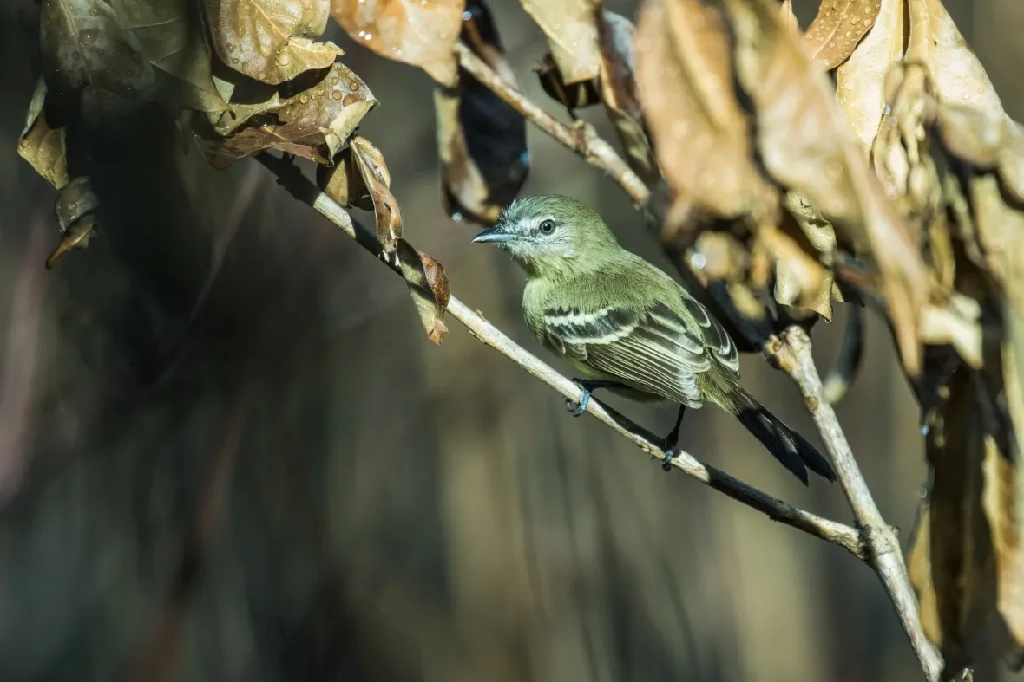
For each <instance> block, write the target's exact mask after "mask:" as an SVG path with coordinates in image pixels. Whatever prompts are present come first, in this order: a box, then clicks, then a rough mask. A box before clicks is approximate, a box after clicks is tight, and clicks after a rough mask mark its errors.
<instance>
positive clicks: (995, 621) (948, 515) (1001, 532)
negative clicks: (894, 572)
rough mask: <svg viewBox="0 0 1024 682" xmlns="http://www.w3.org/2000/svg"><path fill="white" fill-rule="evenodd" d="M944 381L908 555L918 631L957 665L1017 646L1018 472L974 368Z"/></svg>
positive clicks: (1023, 591) (1011, 652)
mask: <svg viewBox="0 0 1024 682" xmlns="http://www.w3.org/2000/svg"><path fill="white" fill-rule="evenodd" d="M947 389H948V393H947V395H948V397H947V399H946V400H945V401H944V402H943V404H942V405H941V406H940V407H939V409H938V410H937V411H936V413H935V414H934V415H933V416H932V418H931V420H930V422H931V423H930V424H929V429H928V438H927V445H926V448H927V450H926V451H927V455H928V460H929V462H930V463H931V465H932V470H933V475H934V483H933V485H932V489H931V492H930V495H929V499H928V503H927V505H928V506H927V514H926V515H925V516H923V517H922V522H921V524H920V525H919V527H918V529H917V531H916V532H915V537H914V542H913V546H912V547H911V549H910V557H909V563H910V575H911V581H912V582H913V584H914V588H915V590H917V592H918V597H919V600H920V602H921V604H922V610H921V613H922V621H923V625H924V629H925V634H926V635H927V636H928V638H929V639H931V640H932V641H933V642H935V643H936V644H939V645H940V646H941V647H942V653H943V656H944V658H945V659H946V664H947V667H949V668H951V669H954V670H955V669H959V668H961V667H965V666H968V665H970V664H971V662H973V661H983V660H987V659H991V658H998V657H1005V658H1008V659H1013V658H1016V657H1017V656H1019V655H1020V653H1021V643H1022V642H1024V639H1022V638H1021V637H1020V635H1021V634H1022V633H1021V631H1020V629H1019V627H1020V624H1021V615H1022V614H1021V611H1020V610H1021V606H1020V600H1021V599H1022V598H1024V570H1022V569H1024V563H1022V562H1021V559H1022V553H1021V547H1022V543H1021V540H1022V535H1021V528H1022V523H1021V518H1022V514H1021V510H1022V501H1024V497H1022V494H1024V475H1022V469H1021V466H1020V465H1021V461H1020V457H1019V455H1013V454H1011V453H1010V452H1008V451H1007V450H1006V449H1005V448H1007V447H1008V446H1009V443H1008V441H1007V440H1006V439H1003V438H1001V437H1000V436H999V435H998V432H999V431H1001V430H1002V429H1001V427H1000V426H999V422H1000V417H999V407H998V402H997V401H995V400H993V398H992V396H993V395H994V393H993V391H992V390H991V389H986V388H984V383H983V381H982V380H981V375H979V374H975V373H973V372H972V371H970V370H968V369H966V368H964V367H961V368H960V369H958V370H957V371H956V372H955V373H954V374H953V376H952V378H951V380H950V382H949V384H948V386H947ZM1012 623H1013V624H1015V625H1016V627H1017V628H1018V629H1017V631H1016V637H1015V636H1014V632H1013V630H1012V629H1011V628H1012V627H1013V625H1011V624H1012Z"/></svg>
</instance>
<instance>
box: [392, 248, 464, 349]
mask: <svg viewBox="0 0 1024 682" xmlns="http://www.w3.org/2000/svg"><path fill="white" fill-rule="evenodd" d="M396 251H397V256H398V263H399V267H400V269H401V271H402V277H404V278H405V281H406V283H407V284H408V285H409V293H410V294H411V295H412V300H413V303H414V304H415V305H416V311H417V312H418V313H419V315H420V321H421V322H422V323H423V328H424V329H425V330H426V332H427V338H428V339H430V340H431V341H433V342H434V343H441V340H442V339H443V338H444V335H445V334H447V333H448V327H447V326H445V323H444V311H445V310H446V309H447V308H448V300H449V298H450V297H451V294H450V292H449V288H448V275H446V274H445V273H444V268H443V267H441V264H440V263H438V262H437V261H436V260H434V259H433V258H431V257H430V256H428V255H427V254H425V253H423V252H422V251H418V250H416V249H414V248H413V247H412V245H411V244H409V242H407V241H406V240H404V239H398V240H397V242H396Z"/></svg>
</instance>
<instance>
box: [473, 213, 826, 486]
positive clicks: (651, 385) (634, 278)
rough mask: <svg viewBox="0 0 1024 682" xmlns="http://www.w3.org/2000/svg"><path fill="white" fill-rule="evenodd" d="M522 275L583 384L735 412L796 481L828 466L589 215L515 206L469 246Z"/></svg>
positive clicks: (647, 268) (715, 332) (702, 316)
mask: <svg viewBox="0 0 1024 682" xmlns="http://www.w3.org/2000/svg"><path fill="white" fill-rule="evenodd" d="M474 241H477V242H486V243H493V244H495V245H497V246H499V247H500V248H502V249H503V250H505V251H507V252H508V253H509V254H510V255H511V256H512V258H513V259H515V260H516V261H517V262H518V263H519V264H520V265H522V266H523V268H524V269H525V270H526V272H527V275H528V280H527V283H526V289H525V291H524V292H523V313H524V316H525V318H526V323H527V325H528V326H529V328H530V330H531V331H532V332H533V333H534V335H535V336H536V337H537V338H538V339H539V340H540V341H541V343H543V344H544V345H545V346H546V347H547V348H549V349H551V350H552V351H554V352H556V353H558V354H560V355H563V356H565V357H567V358H568V359H569V360H570V361H571V362H572V364H573V365H574V366H575V367H576V368H577V369H578V370H579V371H580V372H581V373H583V374H584V376H585V377H586V378H587V379H598V380H607V381H616V382H618V383H619V384H620V386H617V387H615V388H612V389H611V390H614V391H616V392H617V393H619V394H621V395H624V396H626V397H629V398H632V399H635V400H670V401H672V402H675V403H679V404H681V405H685V406H687V407H693V408H697V407H701V406H702V405H703V404H704V403H713V404H715V405H718V406H719V407H721V408H723V409H725V410H727V411H728V412H730V413H732V414H733V415H735V416H736V417H737V418H738V419H739V420H740V422H741V423H742V424H743V425H744V426H745V427H747V429H748V430H749V431H750V432H751V433H753V434H754V436H756V437H757V438H758V439H759V440H760V441H761V442H762V443H763V444H764V445H765V447H767V448H768V450H769V451H770V452H771V453H772V454H773V455H774V456H775V457H776V458H777V459H778V460H779V461H780V462H781V463H782V464H783V465H784V466H785V467H786V468H787V469H789V471H791V472H792V473H793V474H794V475H795V476H796V477H797V478H799V479H800V480H801V481H803V482H804V483H806V482H807V472H806V469H805V465H806V467H807V468H810V469H811V471H814V472H815V473H817V474H819V475H821V476H823V477H825V478H827V479H829V480H835V473H834V472H833V470H832V467H831V466H830V465H829V463H828V461H827V460H826V459H825V458H824V457H822V456H821V455H820V454H819V453H818V452H817V451H816V450H815V449H814V447H813V446H811V445H810V444H809V443H808V442H807V441H806V440H804V439H803V438H802V437H801V436H800V435H799V434H797V433H796V432H794V431H793V430H792V429H790V428H789V427H788V426H786V425H785V424H784V423H783V422H782V421H781V420H780V419H778V417H776V416H775V415H773V414H772V413H771V412H769V411H768V410H767V409H765V408H764V407H763V406H762V405H761V404H760V403H759V402H758V401H757V400H756V399H755V398H754V397H753V396H751V395H750V394H749V393H747V391H746V390H744V389H743V388H742V387H741V386H740V385H739V356H738V353H737V350H736V346H735V344H734V343H733V342H732V339H730V338H729V335H728V334H727V333H726V332H725V330H724V329H723V328H722V326H721V325H720V324H719V323H718V322H717V321H716V320H715V319H714V318H713V317H711V315H709V314H708V312H707V310H706V309H705V308H704V306H702V305H701V304H700V303H699V302H697V301H696V300H695V299H694V298H693V297H692V296H690V295H689V294H688V293H687V292H686V290H685V289H683V288H682V287H681V286H680V285H679V284H678V283H676V281H675V280H673V279H672V278H671V277H669V276H668V275H667V274H665V273H664V272H662V271H661V270H659V269H658V268H656V267H654V266H653V265H651V264H650V263H648V262H647V261H645V260H643V259H642V258H640V257H639V256H637V255H635V254H633V253H630V252H629V251H627V250H625V249H623V248H622V247H621V246H620V245H619V243H618V242H617V241H616V239H615V237H614V235H612V233H611V231H610V230H609V229H608V226H607V225H605V223H604V221H603V220H602V219H601V217H600V216H599V215H598V214H597V212H595V211H594V210H593V209H591V208H589V207H588V206H586V205H584V204H582V203H580V202H578V201H576V200H574V199H570V198H568V197H563V196H558V195H543V196H535V197H525V198H522V199H517V200H516V201H515V202H513V203H512V205H511V206H509V207H508V208H507V209H506V210H505V212H504V213H503V214H502V216H501V219H500V220H499V221H498V224H497V225H496V226H495V227H494V228H492V229H490V230H485V231H484V232H482V233H481V234H480V235H478V236H477V238H476V239H475V240H474Z"/></svg>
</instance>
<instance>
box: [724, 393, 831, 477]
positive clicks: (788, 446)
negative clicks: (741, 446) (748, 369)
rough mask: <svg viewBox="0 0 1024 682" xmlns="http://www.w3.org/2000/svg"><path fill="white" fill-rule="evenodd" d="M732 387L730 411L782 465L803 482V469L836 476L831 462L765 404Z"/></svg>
mask: <svg viewBox="0 0 1024 682" xmlns="http://www.w3.org/2000/svg"><path fill="white" fill-rule="evenodd" d="M735 389H736V392H735V393H733V406H732V407H733V409H732V410H730V411H732V412H733V413H734V414H735V415H736V418H737V419H739V420H740V423H741V424H743V425H744V426H745V427H747V430H748V431H750V433H752V434H754V436H755V437H756V438H757V439H758V440H759V441H761V443H762V444H764V446H765V447H766V448H768V451H769V452H771V453H772V455H774V456H775V459H777V460H779V462H781V463H782V466H784V467H786V468H787V469H789V471H790V472H792V473H793V475H794V476H796V477H797V478H799V479H800V480H801V481H803V484H804V485H807V469H810V470H811V471H813V472H814V473H816V474H818V475H819V476H821V477H823V478H826V479H828V480H829V481H835V480H836V472H835V470H834V469H833V468H832V465H831V464H830V463H829V461H828V460H827V459H825V458H824V457H823V456H822V455H821V453H819V452H818V451H817V450H816V449H815V448H814V446H813V445H811V444H810V443H808V442H807V441H806V440H804V438H803V436H801V435H800V434H799V433H797V432H796V431H794V430H793V429H791V428H789V427H788V426H786V424H785V423H784V422H783V421H782V420H781V419H779V418H778V417H776V416H775V415H774V414H772V413H771V412H769V411H768V408H766V407H765V406H764V405H762V404H761V403H759V402H758V401H757V398H755V397H754V396H752V395H750V394H749V393H747V391H746V390H745V389H744V388H743V387H741V386H739V385H738V384H737V385H736V386H735Z"/></svg>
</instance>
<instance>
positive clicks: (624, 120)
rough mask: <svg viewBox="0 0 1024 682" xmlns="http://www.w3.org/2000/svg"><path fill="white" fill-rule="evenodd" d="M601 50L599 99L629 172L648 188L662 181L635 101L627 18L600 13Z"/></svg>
mask: <svg viewBox="0 0 1024 682" xmlns="http://www.w3.org/2000/svg"><path fill="white" fill-rule="evenodd" d="M598 36H599V39H600V40H599V43H600V48H601V98H602V99H603V100H604V104H605V107H606V108H607V110H608V117H609V118H610V119H611V121H612V123H613V124H614V125H615V130H616V132H617V133H618V135H619V139H620V140H621V141H622V146H623V148H624V149H625V150H626V160H627V161H628V162H629V166H630V168H632V169H633V171H634V172H635V173H636V174H637V175H639V176H640V179H641V180H643V181H644V182H645V183H646V184H647V185H648V186H652V185H654V184H655V183H656V182H657V181H658V179H659V178H660V177H661V173H660V171H659V169H658V162H657V161H656V160H655V159H654V151H653V150H652V149H651V144H650V141H649V138H648V136H647V123H646V121H645V120H644V115H643V111H642V110H641V108H640V102H639V101H638V99H637V93H636V80H635V78H634V75H633V74H634V73H635V71H636V60H635V58H634V50H633V23H632V22H631V21H630V20H629V19H627V18H626V17H624V16H622V15H620V14H615V13H614V12H609V11H608V10H602V11H601V14H600V21H599V22H598Z"/></svg>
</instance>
